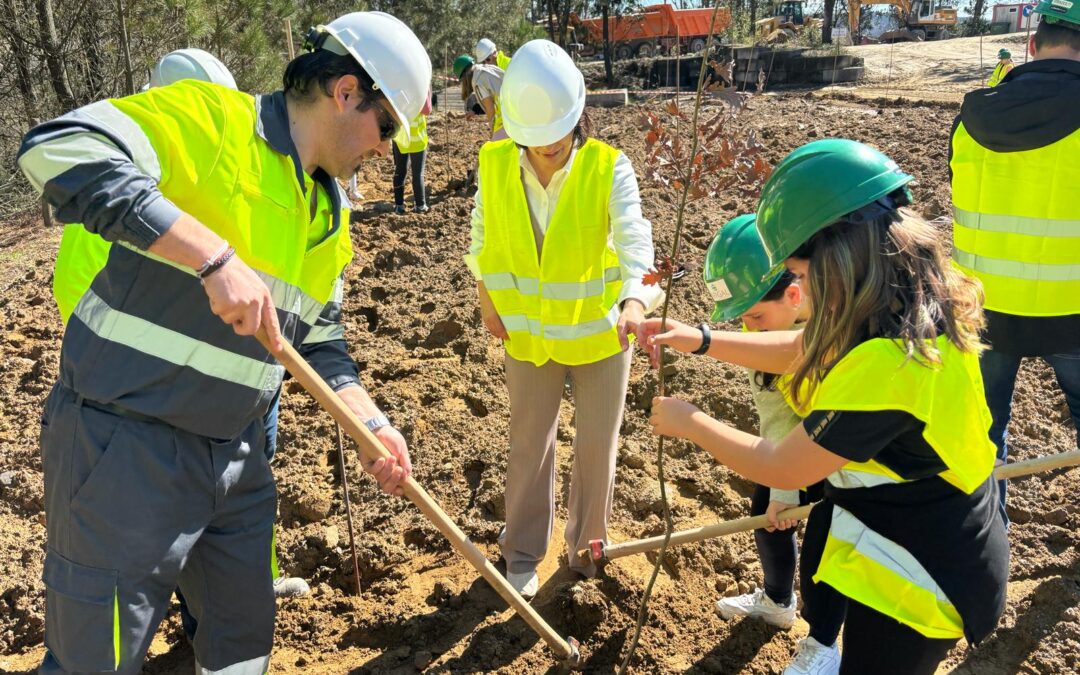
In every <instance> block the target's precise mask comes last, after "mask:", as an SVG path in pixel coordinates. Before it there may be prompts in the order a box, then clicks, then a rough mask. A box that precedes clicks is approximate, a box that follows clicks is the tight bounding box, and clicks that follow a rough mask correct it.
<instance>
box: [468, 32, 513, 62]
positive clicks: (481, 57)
mask: <svg viewBox="0 0 1080 675" xmlns="http://www.w3.org/2000/svg"><path fill="white" fill-rule="evenodd" d="M473 58H474V59H476V62H477V63H480V64H483V65H485V66H496V67H498V68H501V69H502V70H506V67H507V66H508V65H510V57H509V56H507V55H506V54H503V53H502V50H501V49H499V48H497V47H496V46H495V43H494V42H492V41H491V40H489V39H488V38H480V39H479V40H478V41H477V42H476V46H474V47H473Z"/></svg>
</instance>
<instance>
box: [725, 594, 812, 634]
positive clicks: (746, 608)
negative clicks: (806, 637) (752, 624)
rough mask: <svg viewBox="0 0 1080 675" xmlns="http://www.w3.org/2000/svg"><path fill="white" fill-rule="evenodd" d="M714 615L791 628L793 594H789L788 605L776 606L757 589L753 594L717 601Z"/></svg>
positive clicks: (793, 606) (793, 618) (793, 614)
mask: <svg viewBox="0 0 1080 675" xmlns="http://www.w3.org/2000/svg"><path fill="white" fill-rule="evenodd" d="M716 613H717V614H719V615H720V616H722V617H723V618H725V619H729V620H730V619H734V618H735V617H737V616H745V617H748V618H751V619H761V620H762V621H764V622H765V623H771V624H772V625H774V626H779V627H780V628H791V624H793V623H795V594H794V593H792V594H791V600H790V601H788V604H786V605H778V604H776V603H775V602H773V601H772V599H771V598H770V597H769V596H768V595H766V594H765V590H764V589H762V588H758V589H755V590H754V592H753V593H747V594H746V595H737V596H735V597H733V598H721V599H720V600H717V601H716Z"/></svg>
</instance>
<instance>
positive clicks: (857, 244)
mask: <svg viewBox="0 0 1080 675" xmlns="http://www.w3.org/2000/svg"><path fill="white" fill-rule="evenodd" d="M910 180H911V176H908V175H906V174H904V173H902V172H901V171H900V169H899V168H898V167H897V166H896V163H895V162H893V161H892V160H890V159H889V158H888V157H886V156H884V155H882V154H881V153H880V152H878V151H876V150H874V149H873V148H870V147H868V146H866V145H863V144H861V143H856V142H855V141H848V140H840V139H831V140H824V141H816V142H814V143H810V144H807V145H805V146H803V147H801V148H799V149H797V150H796V151H795V152H793V153H792V154H791V155H789V156H788V157H787V158H786V159H784V160H783V161H782V162H781V163H780V164H779V165H778V166H777V167H776V169H775V170H774V171H773V174H772V176H771V177H770V178H769V181H768V182H767V183H766V184H765V187H764V189H763V190H762V196H761V204H760V207H759V209H758V219H757V222H758V231H759V233H760V235H761V240H762V244H763V246H764V248H765V250H766V252H768V254H769V258H770V261H771V263H772V265H773V267H772V270H773V271H772V273H775V271H776V270H779V269H782V268H783V267H784V266H785V264H786V266H787V268H788V270H789V271H790V272H792V273H793V274H795V275H796V277H798V278H799V279H800V284H801V285H802V286H803V287H804V290H805V291H806V292H807V293H808V294H809V296H810V302H811V306H812V307H813V312H812V313H811V316H810V319H809V321H807V323H806V328H805V329H804V330H803V331H790V332H787V333H783V332H768V333H720V334H718V335H712V336H711V337H710V338H709V339H707V340H704V342H705V344H704V345H703V338H704V336H703V334H702V332H701V331H699V330H698V329H696V328H690V327H688V326H682V325H678V326H672V327H670V329H669V330H668V331H666V332H665V333H663V334H661V335H656V333H657V332H658V329H659V327H658V325H656V324H657V323H658V322H655V321H653V320H650V321H649V322H646V325H645V326H643V328H642V334H641V339H642V340H647V341H649V342H651V343H652V344H653V345H654V346H655V345H656V344H661V343H663V344H669V345H671V346H673V347H674V348H676V349H678V350H679V351H693V350H695V349H697V350H701V349H702V348H703V347H704V349H705V351H707V353H708V354H709V355H711V356H714V357H716V358H719V359H723V360H725V361H734V362H737V363H741V365H744V366H747V367H752V368H755V369H758V370H762V371H765V372H772V373H788V374H790V377H791V385H790V391H791V392H792V398H793V401H794V403H795V404H796V405H797V406H799V408H800V409H808V413H807V416H806V418H805V419H804V420H803V422H802V423H801V424H800V425H798V426H796V427H795V429H794V430H792V432H791V433H789V434H788V435H787V436H785V437H784V438H783V439H782V440H780V441H778V442H776V441H771V440H768V439H764V438H758V437H756V436H753V435H751V434H747V433H744V432H742V431H738V430H736V429H733V428H731V427H729V426H727V425H725V424H723V423H721V422H718V421H716V420H714V419H712V418H710V417H708V416H707V415H705V414H704V413H702V412H701V411H700V410H698V409H697V408H696V407H694V406H693V405H691V404H689V403H685V402H683V401H679V400H677V399H673V398H657V399H655V400H654V401H653V410H652V419H651V423H652V424H653V428H654V430H655V432H656V433H658V434H663V435H669V436H679V437H683V438H687V439H689V440H691V441H693V442H694V443H696V444H698V445H699V446H701V447H703V448H705V449H706V450H707V451H708V452H709V453H710V454H712V455H713V457H715V458H716V459H717V460H718V461H720V462H722V463H724V464H726V465H727V466H729V467H730V468H731V469H733V470H735V471H737V472H739V473H741V474H742V475H744V476H746V477H747V478H749V479H751V480H754V481H756V482H758V483H762V484H764V485H769V486H771V487H777V488H782V489H790V488H795V487H799V486H802V485H811V484H813V483H814V482H816V481H818V480H821V479H822V478H825V479H826V485H825V499H824V500H823V501H822V502H821V503H819V504H818V505H817V506H815V507H814V510H813V511H812V513H811V515H810V521H809V523H808V524H807V529H806V536H805V539H804V542H803V550H802V560H801V562H800V570H801V572H800V575H799V576H800V580H801V590H802V596H803V614H804V616H806V617H807V620H808V621H809V622H810V623H811V625H813V624H814V623H815V622H817V621H819V620H820V613H821V612H822V611H824V610H823V607H824V608H833V607H835V594H836V593H840V594H841V595H844V596H846V597H847V600H848V602H847V611H846V615H845V619H844V637H843V655H842V660H841V666H840V671H841V672H845V673H875V675H881V674H889V673H895V674H896V675H901V674H902V675H918V674H922V673H925V674H927V675H930V674H932V673H934V672H935V670H936V668H937V665H938V664H939V663H940V662H941V661H942V659H944V658H945V655H946V654H947V653H948V651H949V650H950V649H951V648H952V647H953V645H954V644H955V643H956V642H957V640H958V639H959V638H961V637H965V638H967V640H968V643H969V644H971V645H977V644H978V643H979V642H980V641H981V640H983V639H984V638H985V637H986V636H988V635H989V634H990V633H991V632H992V631H993V630H994V628H995V626H996V625H997V622H998V619H999V617H1000V616H1001V613H1002V610H1003V609H1004V606H1005V585H1006V580H1007V577H1008V556H1009V552H1008V541H1007V539H1006V536H1005V526H1004V524H1003V523H1002V522H1001V519H1000V518H999V517H998V516H997V512H996V483H995V482H994V481H993V480H991V472H992V471H993V467H994V448H993V445H992V444H991V443H990V442H989V439H988V438H987V437H986V433H987V429H988V428H989V426H990V414H989V412H988V411H987V409H986V403H985V401H984V399H983V394H982V384H981V378H980V376H979V363H978V354H979V351H980V348H981V346H980V342H979V329H980V328H981V326H982V312H981V308H980V307H979V288H978V284H977V283H975V282H974V281H973V280H972V279H970V278H969V277H967V276H965V275H963V274H961V273H959V272H958V271H957V270H956V269H955V268H953V267H952V266H951V265H950V264H949V262H948V258H947V256H946V254H945V252H944V248H943V246H942V245H941V242H940V241H939V237H938V235H937V233H936V232H935V231H934V229H933V228H932V227H931V226H930V225H928V224H927V223H925V222H924V221H922V220H919V219H918V218H916V217H914V216H912V215H910V214H909V213H907V212H906V211H901V210H899V209H900V207H902V206H904V205H906V204H908V203H909V201H910V193H909V192H908V190H907V187H906V184H907V183H908V182H909V181H910ZM823 595H824V596H825V598H824V599H823V598H822V596H823ZM832 672H836V671H832Z"/></svg>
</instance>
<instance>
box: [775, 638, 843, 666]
mask: <svg viewBox="0 0 1080 675" xmlns="http://www.w3.org/2000/svg"><path fill="white" fill-rule="evenodd" d="M839 672H840V650H839V649H837V648H836V645H835V644H833V646H831V647H826V646H825V645H823V644H821V643H820V642H818V641H817V640H815V639H814V638H812V637H807V638H806V639H803V640H799V648H798V651H796V652H795V660H794V661H792V662H791V665H790V666H788V667H787V668H785V669H784V675H838V674H839Z"/></svg>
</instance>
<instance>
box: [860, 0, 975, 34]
mask: <svg viewBox="0 0 1080 675" xmlns="http://www.w3.org/2000/svg"><path fill="white" fill-rule="evenodd" d="M865 5H893V6H894V7H896V8H898V9H899V10H900V17H901V21H903V22H904V23H905V25H904V26H903V27H901V28H900V29H899V30H893V31H888V32H885V33H882V34H881V37H880V38H879V39H880V40H881V41H882V42H922V41H923V40H944V39H947V38H950V37H952V36H953V35H954V34H955V33H956V8H955V7H945V6H943V5H942V4H939V3H938V2H937V0H848V30H849V31H850V33H849V35H851V40H852V43H853V44H858V40H857V39H856V36H857V35H858V33H859V15H860V14H861V13H862V8H863V7H864V6H865Z"/></svg>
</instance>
